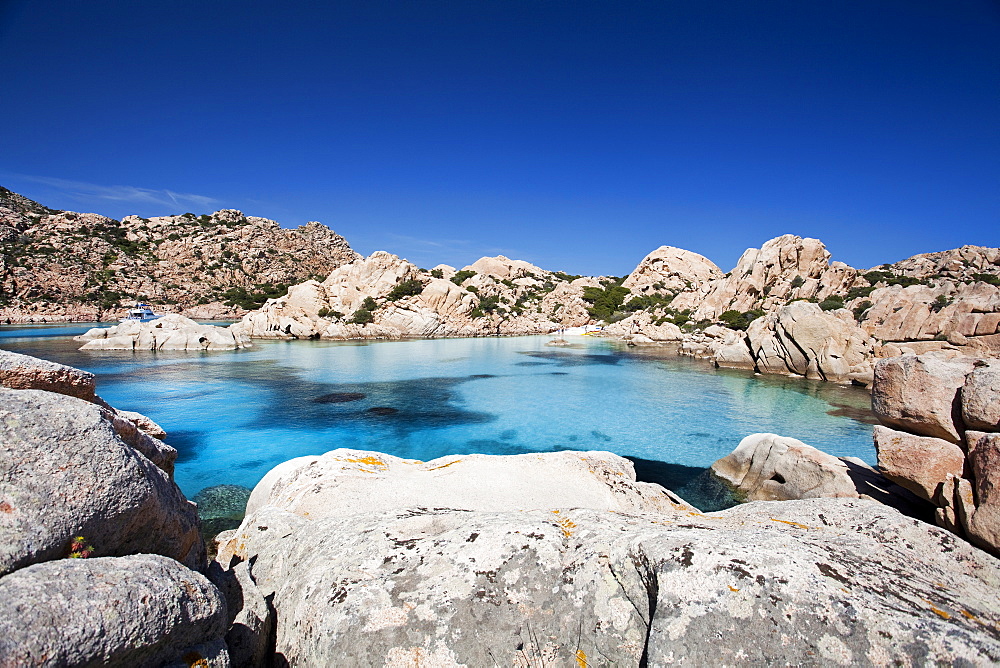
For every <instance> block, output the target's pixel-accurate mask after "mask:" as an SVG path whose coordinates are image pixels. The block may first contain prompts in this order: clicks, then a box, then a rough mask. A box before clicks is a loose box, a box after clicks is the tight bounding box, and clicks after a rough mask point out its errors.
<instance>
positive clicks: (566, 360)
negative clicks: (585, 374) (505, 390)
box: [517, 350, 622, 366]
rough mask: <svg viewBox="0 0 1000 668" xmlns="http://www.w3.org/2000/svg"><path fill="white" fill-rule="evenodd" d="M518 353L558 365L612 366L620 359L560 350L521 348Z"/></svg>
mask: <svg viewBox="0 0 1000 668" xmlns="http://www.w3.org/2000/svg"><path fill="white" fill-rule="evenodd" d="M518 354H519V355H527V356H529V357H535V358H538V359H542V360H546V361H549V362H555V363H556V364H558V365H559V366H587V365H590V364H605V365H608V366H612V365H615V364H618V363H619V362H620V361H621V359H622V358H621V356H619V355H599V354H595V353H589V354H583V355H580V354H576V353H568V352H563V351H560V350H521V351H518ZM517 365H518V366H527V364H526V363H525V362H518V363H517Z"/></svg>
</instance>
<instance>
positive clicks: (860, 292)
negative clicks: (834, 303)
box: [844, 285, 875, 301]
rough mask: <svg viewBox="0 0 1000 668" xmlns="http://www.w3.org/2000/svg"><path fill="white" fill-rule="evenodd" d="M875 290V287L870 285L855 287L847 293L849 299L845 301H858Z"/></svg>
mask: <svg viewBox="0 0 1000 668" xmlns="http://www.w3.org/2000/svg"><path fill="white" fill-rule="evenodd" d="M873 290H875V286H874V285H869V286H866V287H863V288H862V287H854V288H851V289H850V290H848V291H847V298H846V299H845V300H844V301H851V300H853V299H857V298H858V297H867V296H868V295H870V294H871V293H872V291H873Z"/></svg>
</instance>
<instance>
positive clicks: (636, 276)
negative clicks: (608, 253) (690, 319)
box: [622, 246, 722, 294]
mask: <svg viewBox="0 0 1000 668" xmlns="http://www.w3.org/2000/svg"><path fill="white" fill-rule="evenodd" d="M717 278H722V270H721V269H719V268H718V267H717V266H716V265H715V263H714V262H712V261H711V260H709V259H708V258H707V257H704V256H702V255H698V254H697V253H693V252H691V251H687V250H683V249H681V248H674V247H673V246H660V247H659V248H657V249H656V250H655V251H653V252H652V253H650V254H649V255H647V256H646V257H645V258H643V260H642V262H640V263H639V266H637V267H636V268H635V269H634V270H633V271H632V273H630V274H629V275H628V276H627V277H626V278H625V280H624V281H623V282H622V287H623V288H628V289H629V290H630V291H631V292H632V293H633V294H645V293H649V292H664V291H670V292H673V293H677V292H682V291H684V290H691V289H697V288H700V287H701V286H702V285H704V284H705V283H707V282H709V281H711V280H714V279H717Z"/></svg>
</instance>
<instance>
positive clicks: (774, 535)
mask: <svg viewBox="0 0 1000 668" xmlns="http://www.w3.org/2000/svg"><path fill="white" fill-rule="evenodd" d="M998 366H1000V361H998V360H995V359H987V358H959V357H949V356H947V355H943V354H941V353H932V354H928V355H921V356H914V355H906V356H901V357H897V358H893V359H886V360H882V361H880V362H879V363H878V364H877V365H876V367H875V371H874V376H875V382H874V386H873V406H874V408H875V412H876V414H877V415H878V416H879V418H880V419H881V420H882V421H883V423H884V424H885V425H886V427H885V429H883V430H882V431H881V432H878V433H877V434H876V443H877V444H878V447H879V466H878V467H874V468H873V467H866V466H863V465H862V466H861V467H857V468H858V469H859V470H854V467H852V466H851V464H852V463H854V462H852V461H851V460H840V459H837V458H833V457H830V456H829V455H825V453H821V452H819V451H817V450H815V449H814V448H809V446H807V445H805V444H802V443H800V442H798V441H794V440H793V439H785V438H782V437H780V436H776V435H773V434H759V435H754V436H751V437H748V439H745V440H744V442H743V443H741V444H740V445H739V446H738V447H737V449H736V450H735V451H734V453H733V455H731V456H730V457H729V458H727V460H728V461H726V460H723V461H720V462H719V463H717V466H716V470H717V471H718V472H719V474H720V475H721V476H723V477H726V476H728V480H729V481H730V483H731V484H734V485H736V486H738V487H741V488H742V489H743V490H744V492H745V497H744V498H746V499H747V500H748V502H746V503H742V504H740V505H738V506H736V507H733V508H730V509H728V510H724V511H721V512H713V513H702V512H700V511H698V509H696V508H694V507H692V506H691V505H690V504H688V503H686V502H685V501H684V500H683V499H681V498H679V497H677V496H676V495H675V494H673V493H672V492H670V491H669V490H666V489H664V488H662V487H660V486H659V485H655V484H652V483H646V482H640V481H637V480H636V476H635V471H634V468H633V465H632V463H631V462H630V461H628V460H626V459H623V458H621V457H618V456H617V455H613V454H611V453H607V452H556V453H544V454H526V455H514V456H488V455H459V456H449V457H443V458H440V459H436V460H434V461H430V462H420V461H415V460H405V459H399V458H396V457H391V456H388V455H384V454H381V453H377V452H368V451H356V450H345V449H341V450H334V451H331V452H328V453H326V454H324V455H319V456H310V457H301V458H298V459H293V460H290V461H287V462H285V463H283V464H280V465H279V466H277V467H276V468H274V469H273V470H272V471H271V472H270V473H268V474H267V475H266V476H265V478H264V479H263V480H261V481H260V483H259V484H258V485H257V486H256V487H255V488H254V490H253V492H252V494H251V496H250V498H249V500H248V501H247V502H246V512H245V517H244V519H243V521H242V523H241V524H240V526H239V527H238V528H237V529H235V530H231V531H227V532H224V533H223V534H221V535H219V536H218V537H217V539H216V541H215V544H216V547H217V556H216V557H215V558H214V559H213V560H211V561H208V560H207V559H206V546H205V543H204V542H203V541H202V538H201V534H200V533H199V519H198V515H197V513H196V509H195V507H194V504H192V503H190V502H189V501H187V500H186V499H185V498H184V497H183V495H182V494H181V493H180V491H179V490H178V489H177V486H176V485H175V484H174V483H173V480H172V464H173V461H174V459H175V458H176V456H177V453H176V451H175V450H174V449H173V448H171V447H169V446H168V445H166V444H164V443H163V442H162V441H161V440H159V438H158V437H157V436H162V435H163V434H162V430H161V429H159V428H158V427H157V426H156V425H155V424H154V423H152V422H151V421H149V420H148V418H143V416H141V415H138V414H135V413H131V414H129V413H121V412H118V411H115V409H113V408H112V407H110V406H108V405H107V404H106V403H105V402H103V401H102V400H101V399H100V397H99V396H98V395H97V394H96V387H95V384H94V377H93V375H91V374H88V373H86V372H83V371H80V370H77V369H72V368H70V367H65V366H62V365H58V364H54V363H51V362H44V361H42V360H37V359H34V358H31V357H27V356H24V355H17V354H14V353H3V354H0V384H2V385H3V388H0V395H2V396H0V436H2V437H0V468H2V470H4V471H6V472H7V473H6V475H5V476H4V477H3V478H2V479H0V594H2V596H0V609H2V613H0V629H2V631H3V633H2V634H0V665H5V666H6V665H12V666H13V665H17V666H21V665H51V666H66V665H98V664H101V665H152V666H158V665H171V666H174V665H177V666H180V665H186V666H191V665H199V666H229V665H236V666H265V665H400V666H417V665H436V666H462V665H466V666H478V665H536V664H537V665H540V664H542V663H545V664H547V665H624V666H642V665H665V664H668V663H684V664H691V665H723V664H725V665H732V664H747V663H755V664H767V665H771V664H781V665H785V664H807V665H854V664H862V665H875V666H890V665H900V664H909V665H916V664H920V665H925V664H949V665H994V664H996V663H997V662H1000V602H998V599H997V597H996V591H997V588H998V586H1000V560H998V559H997V558H996V557H995V556H993V554H997V553H998V548H1000V540H998V539H1000V534H998V532H997V529H996V527H997V523H996V518H997V513H996V506H997V499H996V498H994V497H995V496H996V494H995V491H994V490H995V489H996V485H997V480H998V475H1000V469H998V468H997V466H996V461H997V443H998V442H1000V441H997V439H996V438H994V437H997V436H1000V415H998V414H997V406H1000V385H998V382H997V374H996V369H997V368H998ZM154 434H155V435H154ZM861 468H864V469H865V470H864V471H863V472H861V471H860V469H861ZM890 498H892V499H897V500H898V499H905V500H906V501H907V503H910V504H915V506H916V507H917V508H916V509H917V512H911V511H912V510H913V507H914V506H913V505H911V506H907V507H904V508H903V510H905V511H907V512H908V513H909V514H904V513H903V512H900V510H898V509H897V504H893V503H888V502H883V501H886V499H890ZM56 499H57V500H58V503H54V501H53V500H56ZM752 499H771V500H752ZM919 504H925V505H924V508H925V509H927V508H930V509H931V513H930V515H929V517H927V519H929V520H930V522H928V521H922V520H921V519H916V518H915V517H913V516H912V515H915V514H916V515H919V514H920V513H919V510H920V508H919ZM935 521H936V522H937V523H939V524H941V525H942V526H943V528H942V527H939V526H934V524H933V522H935ZM991 553H992V554H991Z"/></svg>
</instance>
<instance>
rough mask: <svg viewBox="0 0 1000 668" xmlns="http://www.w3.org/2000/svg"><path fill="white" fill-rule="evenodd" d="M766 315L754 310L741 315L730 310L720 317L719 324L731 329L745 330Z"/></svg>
mask: <svg viewBox="0 0 1000 668" xmlns="http://www.w3.org/2000/svg"><path fill="white" fill-rule="evenodd" d="M763 315H764V311H762V310H760V309H754V310H752V311H744V312H743V313H740V312H739V311H736V310H729V311H726V312H725V313H723V314H722V315H720V316H719V322H721V323H722V324H723V325H725V326H726V327H728V328H729V329H737V330H740V331H743V330H745V329H746V328H747V327H749V326H750V323H751V322H753V321H754V320H756V319H757V318H760V317H761V316H763Z"/></svg>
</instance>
